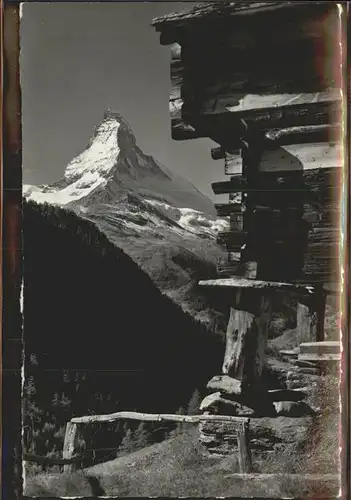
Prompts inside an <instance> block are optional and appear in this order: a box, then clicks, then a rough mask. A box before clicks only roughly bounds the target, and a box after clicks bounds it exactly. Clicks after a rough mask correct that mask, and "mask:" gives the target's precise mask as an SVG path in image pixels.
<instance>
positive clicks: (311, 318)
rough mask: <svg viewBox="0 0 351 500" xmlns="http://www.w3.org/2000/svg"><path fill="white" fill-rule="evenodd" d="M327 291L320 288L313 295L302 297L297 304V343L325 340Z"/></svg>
mask: <svg viewBox="0 0 351 500" xmlns="http://www.w3.org/2000/svg"><path fill="white" fill-rule="evenodd" d="M325 305H326V293H325V291H324V290H322V289H318V290H317V291H316V292H315V294H313V296H312V297H306V296H304V297H302V298H300V299H299V303H298V306H297V345H299V344H301V343H303V342H320V341H323V340H324V320H325Z"/></svg>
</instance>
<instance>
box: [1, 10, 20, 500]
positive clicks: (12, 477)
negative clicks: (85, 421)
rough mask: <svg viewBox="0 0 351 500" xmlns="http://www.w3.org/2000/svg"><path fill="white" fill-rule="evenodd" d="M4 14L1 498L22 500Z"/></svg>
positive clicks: (9, 34) (14, 126)
mask: <svg viewBox="0 0 351 500" xmlns="http://www.w3.org/2000/svg"><path fill="white" fill-rule="evenodd" d="M1 8H2V9H1V10H2V23H3V24H2V28H3V29H2V35H3V36H2V47H3V50H2V71H3V75H2V76H3V80H2V96H3V103H2V104H3V105H2V123H3V129H2V132H3V152H2V153H3V154H2V160H3V161H2V238H3V241H2V291H3V294H2V354H3V356H2V481H1V483H2V498H3V499H5V498H6V500H12V499H16V500H17V499H20V498H22V460H21V455H22V453H21V357H22V318H21V309H20V288H21V277H22V251H21V246H22V245H21V201H22V189H21V183H22V175H21V164H22V151H21V109H20V106H21V91H20V80H19V4H18V3H17V4H15V3H12V4H10V3H8V2H6V1H3V3H2V5H1Z"/></svg>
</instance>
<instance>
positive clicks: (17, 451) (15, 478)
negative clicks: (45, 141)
mask: <svg viewBox="0 0 351 500" xmlns="http://www.w3.org/2000/svg"><path fill="white" fill-rule="evenodd" d="M0 1H1V30H0V33H1V45H0V46H1V48H2V50H1V63H2V65H1V80H0V81H1V98H2V102H1V106H0V108H1V112H2V117H1V125H2V137H0V139H1V140H0V146H1V147H2V158H1V174H2V175H1V179H0V186H1V188H0V191H1V212H0V213H1V221H0V224H1V229H2V231H1V233H0V234H1V239H2V241H1V247H2V254H0V255H1V257H0V258H1V260H2V263H1V265H2V269H1V273H0V275H1V280H2V282H1V283H0V292H1V302H2V303H1V308H2V309H1V314H0V316H2V325H1V336H2V349H1V351H0V352H1V356H2V359H1V362H2V372H1V382H2V395H1V424H2V430H1V433H0V435H1V461H2V464H1V465H2V470H1V489H2V498H3V499H4V500H12V499H14V500H20V499H22V498H23V489H22V446H21V396H22V383H21V365H22V340H23V339H22V316H21V307H20V293H21V280H22V272H23V264H22V235H21V229H22V215H21V214H22V170H21V167H22V136H21V89H20V75H19V49H20V45H19V1H18V0H0ZM25 1H33V0H25ZM37 1H38V0H37ZM39 1H41V0H39ZM51 1H55V0H51ZM61 1H63V0H61ZM75 1H84V0H75ZM104 1H123V0H104ZM125 1H138V0H125ZM153 1H163V0H153ZM165 1H166V0H165ZM168 1H170V0H168ZM206 1H208V0H206ZM310 1H311V0H310ZM340 3H341V4H343V6H344V7H345V8H346V10H347V14H346V17H347V20H346V23H345V26H346V28H345V30H344V33H345V44H344V64H345V72H344V76H345V86H344V92H345V94H346V95H347V100H346V103H347V104H346V103H345V104H346V106H347V109H346V120H345V127H346V129H345V136H344V137H345V141H346V146H345V159H346V165H347V168H346V175H345V184H346V203H345V209H346V213H345V221H346V222H345V227H344V230H345V242H346V250H345V261H344V270H345V274H344V301H343V304H342V307H343V320H342V325H341V328H342V332H343V340H344V345H343V349H344V356H343V378H342V402H343V415H342V427H343V428H342V431H343V442H344V443H345V445H344V447H343V449H342V476H343V498H350V492H351V481H350V474H351V461H350V444H351V433H350V386H349V381H350V362H351V361H350V338H349V333H350V325H351V324H350V297H351V293H350V249H349V243H348V242H349V241H350V237H351V235H350V227H349V225H350V220H351V219H350V196H351V194H350V144H349V142H350V137H351V129H350V110H351V81H350V78H349V77H348V76H349V71H348V69H349V67H348V64H349V56H350V54H351V40H350V36H351V29H350V27H351V16H350V13H351V8H350V7H351V2H345V1H343V2H340ZM184 4H186V1H184ZM27 498H28V500H29V497H27ZM81 498H82V497H81ZM89 498H92V497H89ZM233 498H234V497H233ZM43 500H45V499H44V498H43ZM257 500H259V499H257ZM301 500H302V499H301Z"/></svg>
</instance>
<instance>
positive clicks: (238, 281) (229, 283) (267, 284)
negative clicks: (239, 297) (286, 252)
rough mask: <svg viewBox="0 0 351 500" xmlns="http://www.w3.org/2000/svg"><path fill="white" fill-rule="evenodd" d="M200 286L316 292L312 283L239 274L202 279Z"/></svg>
mask: <svg viewBox="0 0 351 500" xmlns="http://www.w3.org/2000/svg"><path fill="white" fill-rule="evenodd" d="M198 284H199V286H204V287H218V288H224V289H234V288H255V289H260V290H265V291H268V290H272V291H276V292H290V293H293V294H303V295H308V296H309V295H312V294H313V293H315V287H313V286H311V285H305V284H299V283H284V282H282V283H280V282H276V281H264V280H252V279H245V278H241V277H238V276H235V277H232V278H223V279H214V280H201V281H199V283H198Z"/></svg>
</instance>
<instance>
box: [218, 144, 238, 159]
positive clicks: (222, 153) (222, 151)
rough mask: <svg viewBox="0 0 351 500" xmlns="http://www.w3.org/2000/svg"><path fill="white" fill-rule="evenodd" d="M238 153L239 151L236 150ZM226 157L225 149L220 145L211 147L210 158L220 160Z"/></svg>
mask: <svg viewBox="0 0 351 500" xmlns="http://www.w3.org/2000/svg"><path fill="white" fill-rule="evenodd" d="M238 154H240V151H239V152H238ZM225 157H226V151H225V149H223V148H222V147H221V146H219V147H218V148H212V149H211V158H212V160H221V159H223V158H225Z"/></svg>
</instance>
